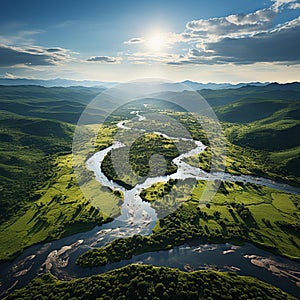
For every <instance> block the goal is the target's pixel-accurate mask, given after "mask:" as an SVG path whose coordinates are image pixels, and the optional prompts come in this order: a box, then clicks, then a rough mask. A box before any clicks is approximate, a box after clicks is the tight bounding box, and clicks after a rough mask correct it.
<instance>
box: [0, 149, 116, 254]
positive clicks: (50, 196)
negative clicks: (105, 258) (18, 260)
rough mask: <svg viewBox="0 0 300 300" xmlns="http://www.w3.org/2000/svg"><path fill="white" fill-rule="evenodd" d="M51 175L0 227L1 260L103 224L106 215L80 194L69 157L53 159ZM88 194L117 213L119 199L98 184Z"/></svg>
mask: <svg viewBox="0 0 300 300" xmlns="http://www.w3.org/2000/svg"><path fill="white" fill-rule="evenodd" d="M53 174H54V175H53V177H51V178H50V179H49V180H48V181H47V182H46V183H45V184H44V186H43V188H42V189H38V190H35V192H34V194H35V197H34V198H36V200H35V201H31V202H29V203H27V205H26V206H25V207H23V210H21V211H19V212H18V213H16V215H14V216H13V217H11V218H10V219H9V220H8V221H6V222H4V223H2V224H1V225H0V231H1V236H0V260H7V259H12V258H13V257H14V256H16V255H17V254H20V253H21V252H22V250H23V249H24V248H26V247H28V246H30V245H33V244H36V243H39V242H44V241H50V240H53V239H59V238H61V237H63V236H66V235H70V234H73V233H76V232H79V231H86V230H89V229H92V228H93V227H94V226H95V225H96V224H102V223H103V222H105V221H106V219H107V216H106V215H103V214H102V213H101V212H99V211H98V210H97V209H96V208H95V207H94V206H93V205H92V204H91V203H89V202H88V201H87V200H86V199H85V197H84V196H83V194H82V193H81V191H80V189H79V187H78V185H77V180H76V177H75V174H74V173H73V169H72V159H71V155H64V156H59V157H57V158H56V160H55V163H54V167H53ZM87 184H89V185H91V184H92V182H88V183H87ZM91 191H92V192H94V193H95V194H97V196H98V197H101V201H102V204H103V203H107V206H109V207H111V208H112V207H115V211H114V212H112V214H118V213H119V209H118V206H117V205H118V202H119V198H117V197H116V196H114V194H113V193H111V192H109V191H103V190H102V189H100V187H99V185H97V187H95V188H94V189H92V188H91ZM103 205H104V204H103Z"/></svg>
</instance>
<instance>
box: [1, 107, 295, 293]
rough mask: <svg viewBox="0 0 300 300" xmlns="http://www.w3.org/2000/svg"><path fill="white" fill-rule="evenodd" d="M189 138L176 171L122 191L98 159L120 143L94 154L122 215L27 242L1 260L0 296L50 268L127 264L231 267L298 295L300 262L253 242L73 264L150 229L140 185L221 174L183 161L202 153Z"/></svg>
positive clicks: (58, 271)
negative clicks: (117, 193)
mask: <svg viewBox="0 0 300 300" xmlns="http://www.w3.org/2000/svg"><path fill="white" fill-rule="evenodd" d="M132 113H133V114H135V115H136V116H137V118H138V121H141V122H142V121H143V120H144V119H145V117H144V116H142V115H140V114H139V112H138V111H135V112H132ZM126 123H127V122H126V121H122V122H119V123H118V127H119V128H122V129H124V130H126V129H127V130H130V129H131V128H130V127H127V126H126ZM159 134H161V133H159ZM167 137H168V138H170V139H175V138H172V137H169V136H167ZM191 141H192V142H194V143H195V148H194V149H193V150H191V151H189V152H187V153H183V154H181V155H180V156H178V157H177V158H175V159H174V160H173V162H174V164H176V165H177V167H178V169H177V171H176V173H174V174H171V175H168V176H159V177H154V178H148V179H147V180H146V181H145V182H143V183H141V184H137V185H136V186H135V187H134V188H133V189H131V190H126V189H125V188H124V187H122V186H120V185H118V184H117V183H115V182H112V181H110V180H108V178H107V177H106V176H105V175H104V174H103V173H102V171H101V168H100V166H101V162H102V160H103V159H104V157H105V156H106V155H107V153H108V152H109V151H110V150H111V149H116V148H120V147H123V146H124V145H123V144H122V143H120V142H118V141H116V142H115V143H114V144H113V145H112V146H110V147H108V148H106V149H104V150H102V151H100V152H98V153H96V154H94V155H93V156H92V157H91V158H90V159H89V160H88V161H87V167H88V168H89V169H90V170H92V171H93V172H94V174H95V176H96V179H97V180H98V181H99V182H100V183H101V185H103V186H107V187H109V188H111V189H112V190H120V191H122V192H123V194H124V203H123V205H122V211H121V215H120V216H119V217H118V218H116V219H114V220H113V221H112V222H111V223H108V224H104V225H102V226H96V227H95V228H94V229H93V230H91V231H88V232H84V233H78V234H74V235H72V236H69V237H66V238H63V239H60V240H57V241H53V242H51V243H46V244H39V245H35V246H32V247H29V248H27V249H26V250H25V251H24V252H23V253H22V254H21V255H20V256H19V257H18V258H16V259H15V260H14V261H13V262H7V263H3V264H1V265H0V297H3V296H4V295H6V294H8V293H10V292H11V291H12V290H14V289H15V288H20V287H23V286H24V285H26V284H27V283H28V282H29V281H30V280H32V279H33V278H34V277H36V276H37V275H38V274H42V273H45V272H51V273H52V274H54V275H56V276H57V277H58V278H60V279H63V280H68V279H71V278H78V277H86V276H90V275H93V274H99V273H103V272H106V271H109V270H113V269H116V268H119V267H122V266H125V265H128V264H130V263H145V264H152V265H156V266H167V267H176V268H179V269H181V270H185V271H192V270H199V269H215V270H221V271H234V272H237V273H238V274H240V275H249V276H253V277H256V278H258V279H261V280H263V281H265V282H268V283H271V284H273V285H275V286H278V287H280V288H281V289H282V290H284V291H287V292H289V293H291V294H293V295H295V296H296V297H297V296H298V295H299V293H300V263H297V262H294V261H291V260H289V259H286V258H283V257H279V256H276V255H273V254H271V253H269V252H267V251H265V250H262V249H259V248H257V247H255V246H253V245H252V244H245V245H243V246H234V245H232V244H229V243H227V244H201V243H200V242H199V244H197V245H193V246H191V245H182V246H179V247H174V248H173V249H171V250H168V251H157V252H151V253H144V254H141V255H137V256H134V257H133V258H132V259H130V260H123V261H121V262H117V263H109V264H107V265H106V266H102V267H94V268H82V267H79V266H77V265H76V264H75V261H76V259H77V258H78V257H79V255H81V254H82V253H84V252H85V251H87V250H89V249H92V248H94V247H101V246H104V245H105V244H107V243H109V242H110V241H112V240H114V239H116V238H119V237H129V236H132V235H133V234H142V235H148V234H150V233H151V230H152V228H153V226H154V224H155V222H156V220H157V216H156V212H155V210H154V209H153V208H151V206H150V205H149V203H147V202H144V201H142V199H141V198H140V196H139V194H140V192H141V191H142V190H143V189H145V188H147V187H150V186H151V185H153V184H154V183H156V182H167V181H168V180H169V179H186V178H195V179H198V180H200V179H204V180H215V179H219V178H220V177H219V174H213V175H212V174H209V173H206V172H204V171H203V170H200V169H198V168H195V167H192V166H190V165H188V164H186V163H185V162H184V161H183V159H184V158H186V157H189V156H192V155H195V154H197V153H201V152H202V151H203V150H204V149H205V146H204V145H203V144H202V143H201V142H199V141H193V140H191ZM223 180H227V181H242V182H245V183H246V182H249V183H255V184H259V185H264V186H267V187H271V188H276V189H278V190H282V191H285V192H289V193H294V194H300V190H299V189H298V188H296V187H292V186H289V185H286V184H280V183H276V182H274V181H272V180H268V179H264V178H256V177H252V176H245V175H241V176H235V175H231V174H225V175H224V176H223Z"/></svg>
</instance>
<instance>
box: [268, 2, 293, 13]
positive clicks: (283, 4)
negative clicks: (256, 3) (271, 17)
mask: <svg viewBox="0 0 300 300" xmlns="http://www.w3.org/2000/svg"><path fill="white" fill-rule="evenodd" d="M272 2H274V4H273V5H272V8H273V9H274V10H275V11H278V10H279V8H281V7H282V6H285V5H287V4H290V3H293V2H297V0H272Z"/></svg>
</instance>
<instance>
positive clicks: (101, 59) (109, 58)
mask: <svg viewBox="0 0 300 300" xmlns="http://www.w3.org/2000/svg"><path fill="white" fill-rule="evenodd" d="M87 61H91V62H99V63H112V64H118V63H121V61H122V58H121V57H118V56H117V57H113V56H92V57H90V58H88V59H87Z"/></svg>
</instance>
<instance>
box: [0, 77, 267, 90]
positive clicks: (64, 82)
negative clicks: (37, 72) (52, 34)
mask: <svg viewBox="0 0 300 300" xmlns="http://www.w3.org/2000/svg"><path fill="white" fill-rule="evenodd" d="M152 83H153V85H154V86H156V88H158V90H159V91H161V92H162V91H173V92H180V91H184V90H186V89H193V90H202V89H210V90H220V89H230V88H235V89H238V88H240V87H243V86H265V85H267V84H268V83H266V82H264V83H262V82H250V83H239V84H231V83H213V82H209V83H200V82H194V81H190V80H185V81H182V82H163V83H162V82H158V81H157V82H156V81H153V82H152ZM117 84H118V82H103V81H91V80H71V79H61V78H56V79H48V80H42V79H28V78H0V85H40V86H44V87H70V86H84V87H99V88H110V87H112V86H115V85H117Z"/></svg>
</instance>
